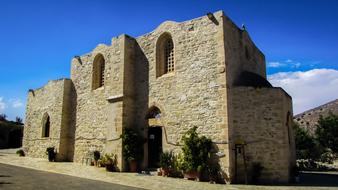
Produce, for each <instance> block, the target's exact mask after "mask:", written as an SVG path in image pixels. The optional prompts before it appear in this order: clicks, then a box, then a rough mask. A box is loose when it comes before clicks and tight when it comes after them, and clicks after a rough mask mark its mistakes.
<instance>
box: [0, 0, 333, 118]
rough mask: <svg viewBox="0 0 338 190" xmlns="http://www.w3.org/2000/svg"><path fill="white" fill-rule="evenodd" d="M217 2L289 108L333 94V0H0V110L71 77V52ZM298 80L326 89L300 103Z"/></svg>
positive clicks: (12, 111)
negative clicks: (288, 99) (262, 60)
mask: <svg viewBox="0 0 338 190" xmlns="http://www.w3.org/2000/svg"><path fill="white" fill-rule="evenodd" d="M217 10H223V11H224V12H225V13H226V14H227V15H228V16H229V17H230V18H231V19H232V20H233V21H234V22H235V23H236V24H237V25H239V26H240V25H241V24H242V23H244V24H245V25H246V28H247V30H248V31H249V33H250V35H251V37H252V39H253V40H254V41H255V43H256V45H257V46H258V47H259V48H260V49H261V50H262V51H263V52H264V54H265V56H266V61H267V71H268V74H269V79H270V80H271V82H272V83H273V84H275V85H279V86H282V87H283V88H285V89H286V90H287V91H288V92H289V93H290V94H291V95H292V96H293V97H294V106H295V112H300V111H304V110H305V109H308V108H310V107H311V106H312V107H313V106H317V105H320V104H321V103H325V102H327V101H329V100H333V99H336V98H337V96H336V94H338V93H337V92H338V88H337V87H335V85H336V82H335V81H336V80H338V74H337V72H338V71H337V70H338V65H337V63H338V37H337V35H338V24H337V23H338V1H336V0H271V1H267V0H266V1H262V0H190V1H188V0H187V1H184V0H176V1H160V0H154V1H153V0H149V1H147V0H143V1H139V0H135V1H131V0H124V1H112V0H110V1H109V0H95V1H94V0H91V1H89V0H72V1H71V0H67V1H66V0H65V1H62V0H58V1H55V0H49V1H42V0H40V1H37V0H32V1H29V0H25V1H24V0H22V1H18V0H2V1H0V55H1V59H0V66H1V67H0V68H1V75H0V112H1V113H5V114H7V115H8V116H9V119H13V118H15V116H20V117H24V112H25V103H26V95H27V91H28V89H30V88H32V89H34V88H38V87H41V86H42V85H44V84H46V83H47V81H48V80H51V79H57V78H62V77H69V75H70V60H71V58H72V57H73V56H74V55H81V54H84V53H87V52H89V51H91V50H92V49H93V48H94V47H95V46H96V45H97V44H99V43H106V44H109V42H110V40H111V38H112V37H113V36H117V35H120V34H122V33H126V34H129V35H131V36H134V37H137V36H139V35H142V34H144V33H147V32H150V31H152V30H153V29H155V28H156V27H157V26H158V25H159V24H160V23H162V22H163V21H165V20H174V21H184V20H189V19H192V18H195V17H199V16H202V15H205V14H206V13H207V12H215V11H217ZM309 76H310V79H309V78H307V77H309ZM319 76H320V77H319ZM328 76H330V78H327V77H328ZM323 77H324V78H325V77H326V78H325V80H323ZM291 79H292V80H291ZM319 79H320V80H319ZM318 80H319V81H318ZM290 81H293V82H292V83H290ZM296 83H297V86H295V84H296ZM314 84H317V89H313V88H312V87H314V86H315V85H314ZM337 84H338V83H337ZM304 85H308V86H307V88H306V89H308V90H310V91H312V90H313V91H319V92H320V91H321V88H322V86H323V85H324V86H325V85H326V86H325V88H326V89H328V91H325V92H327V93H330V96H328V95H325V97H323V94H320V93H319V94H317V95H315V96H314V97H312V98H310V99H307V100H306V101H305V102H307V103H306V105H301V103H299V102H302V101H303V102H304V97H305V96H308V94H309V93H307V94H304V96H302V93H304V92H302V91H303V90H302V89H299V88H300V87H299V86H304ZM336 86H338V85H336ZM295 90H296V91H297V92H293V91H295ZM336 90H337V91H336ZM334 93H336V94H334ZM310 94H311V93H310ZM332 94H333V95H332ZM319 99H320V100H319ZM295 101H296V102H295Z"/></svg>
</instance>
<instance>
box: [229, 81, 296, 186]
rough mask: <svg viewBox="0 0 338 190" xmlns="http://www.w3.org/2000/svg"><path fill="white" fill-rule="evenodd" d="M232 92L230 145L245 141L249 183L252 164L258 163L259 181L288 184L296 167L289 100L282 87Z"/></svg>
mask: <svg viewBox="0 0 338 190" xmlns="http://www.w3.org/2000/svg"><path fill="white" fill-rule="evenodd" d="M231 92H232V106H231V107H232V116H233V117H232V118H233V119H232V122H233V129H232V131H233V134H232V135H233V136H232V137H231V141H230V143H231V144H233V145H234V144H235V143H236V142H240V141H242V142H245V143H246V145H245V156H246V162H247V171H248V180H249V181H250V180H251V176H252V174H253V170H252V165H253V163H260V164H261V165H262V166H263V167H264V168H263V170H262V176H261V177H260V179H259V180H260V181H261V182H267V183H287V182H288V181H289V179H290V169H291V168H292V166H294V164H295V156H294V151H295V145H294V138H293V133H292V128H291V120H292V100H291V97H290V96H289V95H288V94H286V93H285V92H284V91H283V90H282V89H281V88H253V87H236V88H233V89H232V90H231ZM234 154H235V152H234V151H232V152H231V158H232V160H231V161H232V166H233V167H232V179H235V173H234V172H235V160H234V159H235V155H234ZM242 154H243V152H242V153H241V154H238V159H237V177H238V181H239V182H244V179H245V173H244V162H243V159H242Z"/></svg>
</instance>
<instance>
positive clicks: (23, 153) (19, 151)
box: [16, 149, 25, 157]
mask: <svg viewBox="0 0 338 190" xmlns="http://www.w3.org/2000/svg"><path fill="white" fill-rule="evenodd" d="M16 154H18V155H19V156H21V157H23V156H25V152H24V151H23V150H22V149H20V150H18V151H16Z"/></svg>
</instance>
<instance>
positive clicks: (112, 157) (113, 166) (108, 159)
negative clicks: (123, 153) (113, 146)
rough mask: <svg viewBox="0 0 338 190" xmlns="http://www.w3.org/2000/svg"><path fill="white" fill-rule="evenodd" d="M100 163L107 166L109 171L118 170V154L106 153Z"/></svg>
mask: <svg viewBox="0 0 338 190" xmlns="http://www.w3.org/2000/svg"><path fill="white" fill-rule="evenodd" d="M100 163H101V164H102V165H104V166H105V167H106V170H107V171H109V172H113V171H117V155H116V154H113V153H112V154H105V155H104V156H103V157H102V158H101V160H100Z"/></svg>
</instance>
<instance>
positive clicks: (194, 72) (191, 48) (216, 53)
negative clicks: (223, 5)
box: [135, 12, 228, 175]
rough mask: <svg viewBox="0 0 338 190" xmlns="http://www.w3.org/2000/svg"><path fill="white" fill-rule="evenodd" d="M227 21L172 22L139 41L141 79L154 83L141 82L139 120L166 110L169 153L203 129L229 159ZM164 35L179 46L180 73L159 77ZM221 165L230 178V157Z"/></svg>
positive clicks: (217, 17) (177, 64) (176, 51)
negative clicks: (159, 53) (159, 45)
mask: <svg viewBox="0 0 338 190" xmlns="http://www.w3.org/2000/svg"><path fill="white" fill-rule="evenodd" d="M222 19H223V13H222V12H216V13H215V14H214V20H211V19H209V18H208V17H207V16H203V17H200V18H197V19H193V20H190V21H186V22H181V23H177V22H171V21H167V22H164V23H163V24H161V25H160V26H159V27H158V28H157V29H156V30H155V31H153V32H151V33H148V34H146V35H143V36H140V37H138V38H137V39H136V40H137V42H138V45H139V48H140V51H137V52H136V56H137V57H136V59H135V61H136V65H142V66H140V68H139V69H140V70H139V72H138V73H140V75H141V74H142V75H144V76H148V77H149V78H148V77H144V78H143V79H140V80H137V81H138V86H139V87H140V88H139V90H138V96H137V97H138V100H137V101H138V102H139V103H138V104H137V105H141V106H139V107H137V109H138V110H141V111H139V112H138V113H137V114H138V118H144V117H145V115H146V112H147V109H145V107H146V108H149V107H151V106H157V107H158V108H159V109H160V110H161V113H162V114H161V121H162V124H163V127H164V128H165V130H166V134H167V139H168V142H167V141H166V138H165V134H164V133H163V149H164V150H169V149H171V150H179V149H180V147H179V146H175V144H178V143H180V140H181V137H182V135H183V134H184V133H185V132H186V131H187V130H188V129H189V128H191V127H193V126H197V127H198V132H199V133H200V134H203V135H206V136H208V137H210V138H212V140H213V141H214V142H217V143H218V144H217V149H219V151H221V152H223V153H224V152H225V154H226V155H227V154H228V153H227V152H228V148H227V143H226V142H227V126H228V125H227V117H226V116H227V94H226V80H225V58H224V45H223V29H222V28H223V26H222V23H223V22H222ZM164 33H167V34H170V35H171V37H172V40H173V43H174V55H175V58H174V59H175V71H174V72H173V73H168V74H165V75H163V76H160V77H156V43H157V40H158V39H159V37H160V36H161V35H162V34H164ZM141 88H142V89H141ZM144 89H148V91H147V90H144ZM144 105H147V106H144ZM145 130H146V129H145ZM220 159H221V160H220V161H219V163H220V164H221V166H222V169H223V171H224V172H225V175H227V169H228V161H227V160H228V157H227V156H225V157H223V158H220Z"/></svg>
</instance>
